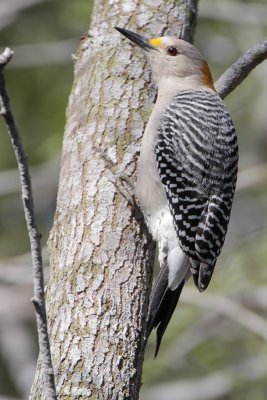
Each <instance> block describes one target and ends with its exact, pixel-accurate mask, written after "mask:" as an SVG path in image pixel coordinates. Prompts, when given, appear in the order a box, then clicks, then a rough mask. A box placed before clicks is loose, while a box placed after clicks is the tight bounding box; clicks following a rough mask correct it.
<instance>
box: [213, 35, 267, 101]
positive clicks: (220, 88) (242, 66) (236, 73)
mask: <svg viewBox="0 0 267 400" xmlns="http://www.w3.org/2000/svg"><path fill="white" fill-rule="evenodd" d="M266 58H267V40H264V41H263V42H260V43H258V44H256V45H255V46H254V47H252V48H251V49H248V50H247V51H246V52H245V54H243V55H242V56H241V57H239V58H238V60H237V61H236V62H235V63H234V64H232V65H231V66H230V67H229V68H228V69H227V70H226V71H225V72H224V73H223V74H222V76H221V77H220V78H219V79H218V80H217V82H216V83H215V88H216V90H217V92H218V94H219V95H220V97H221V98H222V99H224V98H225V97H226V96H227V95H228V94H229V93H231V92H232V91H233V90H234V89H235V88H236V87H237V86H238V85H240V83H241V82H243V80H244V79H245V78H246V77H247V76H248V74H249V73H250V72H251V71H252V70H253V69H254V68H255V67H257V65H259V64H260V63H261V62H262V61H264V60H265V59H266Z"/></svg>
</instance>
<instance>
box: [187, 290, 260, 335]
mask: <svg viewBox="0 0 267 400" xmlns="http://www.w3.org/2000/svg"><path fill="white" fill-rule="evenodd" d="M181 302H183V303H187V304H193V305H196V306H197V307H203V308H206V309H208V310H211V311H214V312H216V313H218V314H221V315H225V316H227V317H228V318H231V319H232V320H233V321H235V322H237V323H239V324H240V325H242V326H244V327H245V328H247V329H249V330H250V331H251V332H253V333H255V334H257V335H258V336H260V337H261V338H263V339H264V340H267V321H266V320H265V319H264V318H262V317H261V316H260V315H258V314H256V313H254V312H253V311H251V310H248V309H246V308H245V307H243V306H241V305H240V304H238V303H237V302H236V301H234V300H232V299H229V298H226V297H224V296H222V295H215V294H211V293H205V296H202V295H201V294H199V293H196V292H195V291H194V290H192V289H190V288H185V289H184V291H183V296H182V297H181Z"/></svg>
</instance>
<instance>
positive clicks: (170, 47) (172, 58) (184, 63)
mask: <svg viewBox="0 0 267 400" xmlns="http://www.w3.org/2000/svg"><path fill="white" fill-rule="evenodd" d="M116 29H117V30H118V31H119V32H120V33H121V34H123V35H124V36H125V37H127V39H129V40H130V41H131V42H133V43H135V44H137V45H138V46H140V47H141V48H142V49H143V50H145V52H146V55H147V57H148V60H149V62H150V65H151V68H152V73H153V78H154V80H155V81H156V82H157V83H158V82H159V81H160V80H161V79H165V78H168V79H172V78H188V77H194V79H200V80H201V79H203V67H204V65H205V64H206V63H205V60H204V58H203V57H202V55H201V54H200V52H199V51H198V50H197V49H196V48H195V47H194V46H193V45H191V44H190V43H187V42H185V41H184V40H181V39H176V38H174V37H169V36H165V37H161V38H153V39H146V38H145V37H143V36H141V35H139V34H136V33H134V32H131V31H128V30H126V29H122V28H118V27H116Z"/></svg>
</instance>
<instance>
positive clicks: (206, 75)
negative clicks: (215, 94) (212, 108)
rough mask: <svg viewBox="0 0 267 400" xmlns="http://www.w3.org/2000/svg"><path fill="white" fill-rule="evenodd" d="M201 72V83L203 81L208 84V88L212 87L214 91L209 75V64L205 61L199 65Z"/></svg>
mask: <svg viewBox="0 0 267 400" xmlns="http://www.w3.org/2000/svg"><path fill="white" fill-rule="evenodd" d="M201 72H202V83H204V85H206V86H208V87H209V88H210V89H213V90H214V91H216V89H215V87H214V84H213V79H212V75H211V72H210V69H209V66H208V64H207V63H206V61H205V62H204V63H203V65H202V67H201Z"/></svg>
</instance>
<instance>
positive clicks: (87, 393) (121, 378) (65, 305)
mask: <svg viewBox="0 0 267 400" xmlns="http://www.w3.org/2000/svg"><path fill="white" fill-rule="evenodd" d="M196 3H197V1H196V0H195V1H189V0H187V1H176V2H175V1H167V0H166V1H162V0H142V1H141V0H139V1H138V0H116V1H111V0H110V1H105V0H98V1H97V2H96V4H95V8H94V12H93V16H92V24H91V30H90V35H89V36H87V35H86V36H84V38H83V40H82V42H81V44H80V47H79V50H78V52H77V60H76V63H75V70H74V84H73V89H72V93H71V95H70V98H69V105H68V109H67V125H66V129H65V135H64V145H63V156H62V165H61V173H60V183H59V191H58V199H57V210H56V214H55V220H54V226H53V229H52V232H51V236H50V239H49V252H50V263H51V270H50V279H49V284H48V288H47V309H48V323H49V331H50V340H51V351H52V358H53V366H54V370H55V375H56V385H57V393H58V398H59V399H78V398H82V399H95V400H96V399H97V400H100V399H101V400H109V399H113V400H118V399H131V400H135V399H138V394H139V389H140V383H141V371H142V363H143V357H144V347H145V341H144V330H145V320H146V314H147V308H148V299H149V292H150V286H151V276H152V266H153V261H154V243H153V241H152V240H151V237H150V235H149V234H148V232H147V230H146V227H145V226H144V224H143V223H142V219H140V215H138V212H137V210H136V208H135V207H134V206H132V205H131V204H130V203H129V202H128V200H127V196H123V195H122V193H123V190H122V188H123V183H122V182H123V181H122V179H121V178H120V174H124V175H127V176H128V177H129V180H130V181H131V182H132V184H134V182H135V171H136V161H137V159H138V151H139V148H140V143H141V138H142V134H143V131H144V127H145V123H146V121H147V119H148V117H149V113H150V110H151V107H152V104H151V102H149V100H148V98H149V91H150V71H149V68H144V67H145V57H144V55H143V53H142V51H141V50H140V49H137V48H134V46H132V45H131V44H129V43H128V42H127V40H124V39H123V38H122V37H121V36H120V35H119V34H118V32H116V31H115V30H114V28H113V27H114V26H115V25H118V26H121V27H127V28H129V29H131V30H133V31H139V32H141V33H143V34H144V35H146V36H148V37H149V36H162V35H164V34H165V35H166V34H172V35H175V36H178V37H179V36H180V37H182V38H185V39H187V40H191V39H192V34H193V30H194V26H195V20H196ZM118 189H119V190H118ZM44 398H45V396H44V392H43V387H42V380H41V373H40V363H39V364H38V367H37V371H36V376H35V380H34V383H33V387H32V393H31V399H44Z"/></svg>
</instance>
